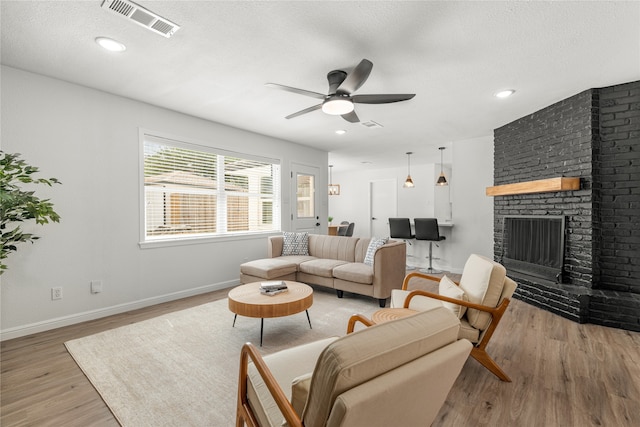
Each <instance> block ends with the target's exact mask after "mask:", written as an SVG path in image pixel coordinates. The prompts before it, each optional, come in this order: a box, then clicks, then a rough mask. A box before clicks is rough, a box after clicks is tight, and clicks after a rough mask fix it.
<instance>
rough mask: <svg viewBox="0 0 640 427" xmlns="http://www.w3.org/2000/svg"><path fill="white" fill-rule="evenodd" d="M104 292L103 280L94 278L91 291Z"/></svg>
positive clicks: (94, 292) (95, 292)
mask: <svg viewBox="0 0 640 427" xmlns="http://www.w3.org/2000/svg"><path fill="white" fill-rule="evenodd" d="M100 292H102V281H101V280H92V281H91V293H92V294H99V293H100Z"/></svg>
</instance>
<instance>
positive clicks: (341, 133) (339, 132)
mask: <svg viewBox="0 0 640 427" xmlns="http://www.w3.org/2000/svg"><path fill="white" fill-rule="evenodd" d="M336 133H337V134H338V135H344V134H345V133H347V131H346V130H344V129H338V130H337V131H336Z"/></svg>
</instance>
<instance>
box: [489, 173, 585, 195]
mask: <svg viewBox="0 0 640 427" xmlns="http://www.w3.org/2000/svg"><path fill="white" fill-rule="evenodd" d="M579 189H580V178H565V177H562V176H561V177H558V178H548V179H539V180H537V181H526V182H517V183H515V184H504V185H496V186H495V187H487V196H510V195H513V194H532V193H550V192H554V191H570V190H579Z"/></svg>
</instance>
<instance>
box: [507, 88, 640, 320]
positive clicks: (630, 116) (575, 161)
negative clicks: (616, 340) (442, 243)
mask: <svg viewBox="0 0 640 427" xmlns="http://www.w3.org/2000/svg"><path fill="white" fill-rule="evenodd" d="M494 168H495V169H494V185H496V186H500V185H505V184H513V183H524V182H530V181H537V180H542V179H547V178H555V177H575V178H579V181H580V187H579V189H578V190H565V191H551V192H543V193H531V194H510V195H500V196H495V197H494V256H495V259H496V260H498V261H501V260H502V257H503V256H504V249H505V248H504V241H505V239H504V237H505V236H504V235H503V230H504V218H505V217H511V216H539V215H549V216H560V217H564V219H565V238H564V262H563V263H562V264H563V273H562V277H561V279H560V280H546V279H541V278H536V277H533V276H529V275H526V274H520V273H515V272H513V273H512V272H511V271H509V273H508V274H509V275H511V276H514V277H513V278H514V279H515V280H516V281H517V282H518V284H519V286H518V290H517V291H516V294H515V298H517V299H520V300H523V301H526V302H528V303H530V304H532V305H535V306H537V307H540V308H543V309H545V310H548V311H551V312H553V313H556V314H558V315H561V316H563V317H566V318H568V319H572V320H574V321H577V322H580V323H595V324H600V325H605V326H611V327H616V328H622V329H627V330H632V331H640V81H635V82H630V83H626V84H620V85H615V86H611V87H605V88H597V89H589V90H585V91H584V92H581V93H579V94H577V95H575V96H572V97H571V98H568V99H565V100H563V101H560V102H558V103H556V104H553V105H551V106H549V107H546V108H544V109H542V110H540V111H537V112H535V113H533V114H531V115H528V116H526V117H522V118H521V119H518V120H516V121H514V122H512V123H509V124H507V125H505V126H502V127H501V128H498V129H495V131H494Z"/></svg>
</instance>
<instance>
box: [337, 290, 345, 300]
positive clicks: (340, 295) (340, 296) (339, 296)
mask: <svg viewBox="0 0 640 427" xmlns="http://www.w3.org/2000/svg"><path fill="white" fill-rule="evenodd" d="M336 293H337V294H338V298H342V296H343V295H344V292H343V291H341V290H340V289H336Z"/></svg>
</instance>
